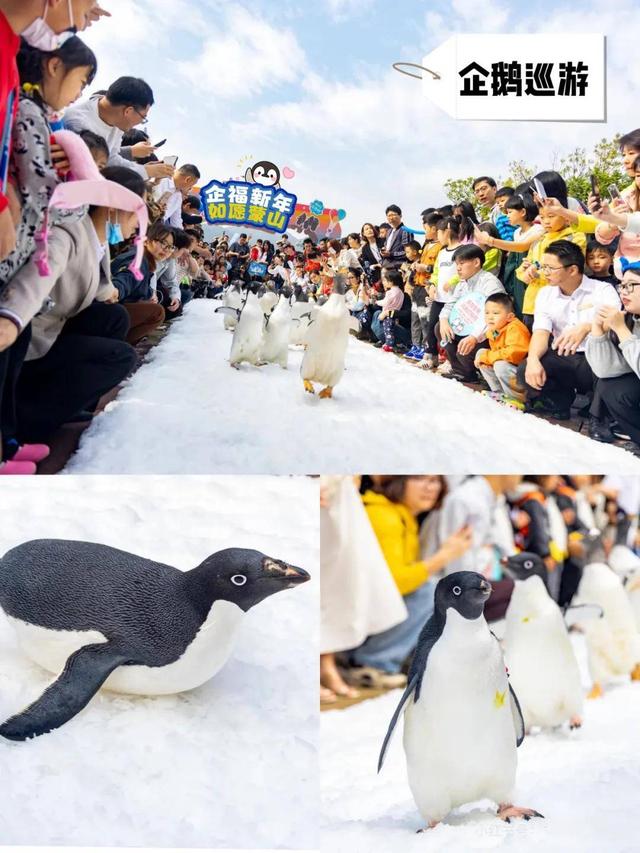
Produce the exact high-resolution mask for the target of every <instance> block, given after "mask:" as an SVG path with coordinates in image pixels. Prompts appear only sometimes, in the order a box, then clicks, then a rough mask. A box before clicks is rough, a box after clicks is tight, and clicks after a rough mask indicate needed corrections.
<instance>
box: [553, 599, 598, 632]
mask: <svg viewBox="0 0 640 853" xmlns="http://www.w3.org/2000/svg"><path fill="white" fill-rule="evenodd" d="M569 611H572V612H569ZM562 616H563V618H564V624H565V625H566V626H567V628H571V626H572V625H583V624H584V623H585V622H591V621H592V620H593V619H602V617H603V616H604V610H603V609H602V607H600V605H599V604H570V605H568V607H565V608H564V611H563V613H562Z"/></svg>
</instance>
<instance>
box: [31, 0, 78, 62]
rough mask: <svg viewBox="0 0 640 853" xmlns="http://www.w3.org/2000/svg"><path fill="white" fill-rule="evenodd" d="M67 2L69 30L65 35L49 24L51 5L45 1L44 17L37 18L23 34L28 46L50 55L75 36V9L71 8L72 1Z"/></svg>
mask: <svg viewBox="0 0 640 853" xmlns="http://www.w3.org/2000/svg"><path fill="white" fill-rule="evenodd" d="M67 2H68V4H69V29H68V30H65V32H63V33H56V32H54V31H53V30H52V29H51V27H50V26H49V24H48V23H47V12H48V10H49V3H48V2H47V0H45V4H44V12H43V14H42V17H40V18H36V20H35V21H34V22H33V23H32V24H30V25H29V26H28V27H27V29H26V30H24V32H22V33H21V35H22V38H23V39H24V40H25V41H26V42H27V44H29V45H30V46H31V47H35V48H37V49H38V50H42V51H44V52H45V53H50V52H51V51H53V50H58V48H59V47H62V45H63V44H64V43H65V42H66V41H67V40H68V39H70V38H71V37H72V36H73V35H74V34H75V32H76V28H75V25H74V22H73V7H72V6H71V0H67Z"/></svg>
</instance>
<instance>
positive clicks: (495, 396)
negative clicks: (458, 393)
mask: <svg viewBox="0 0 640 853" xmlns="http://www.w3.org/2000/svg"><path fill="white" fill-rule="evenodd" d="M480 393H481V394H482V396H483V397H489V399H491V400H495V401H496V402H497V403H501V402H502V397H503V395H502V393H501V392H500V391H481V392H480Z"/></svg>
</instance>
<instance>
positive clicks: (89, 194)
mask: <svg viewBox="0 0 640 853" xmlns="http://www.w3.org/2000/svg"><path fill="white" fill-rule="evenodd" d="M54 141H55V142H56V143H57V144H58V145H60V146H62V148H64V150H65V153H66V155H67V158H68V160H69V164H70V166H71V169H70V171H69V175H68V176H67V181H66V183H61V184H58V186H57V187H56V188H55V190H54V191H53V195H52V196H51V200H50V201H49V208H48V209H47V211H46V213H45V218H44V223H43V226H42V229H41V230H40V231H39V232H38V234H36V237H35V240H36V246H37V251H36V254H35V262H36V266H37V267H38V271H39V273H40V275H41V276H46V275H49V273H50V268H49V262H48V257H47V255H48V240H49V236H48V224H49V210H51V209H52V208H63V209H64V210H69V209H74V208H78V207H82V206H83V205H85V204H91V205H96V206H98V207H112V208H115V209H116V210H127V211H130V212H132V213H136V214H137V216H138V225H139V228H138V232H139V233H138V236H137V237H136V238H135V241H134V242H135V245H136V255H135V258H134V259H133V261H132V262H131V265H130V266H129V269H130V270H131V272H132V273H133V275H134V276H135V278H136V279H137V280H138V281H141V280H142V278H143V275H142V272H141V270H140V267H141V266H142V260H143V256H144V242H145V237H146V235H147V227H148V225H149V213H148V211H147V205H146V204H145V201H144V199H143V198H142V197H141V196H139V195H136V193H134V192H131V190H128V189H127V188H126V187H123V186H121V185H120V184H116V183H115V182H114V181H107V180H106V179H105V178H103V177H102V175H101V174H100V171H99V169H98V167H97V166H96V164H95V162H94V159H93V157H92V156H91V152H90V151H89V149H88V148H87V145H86V144H85V142H84V140H83V139H81V138H80V137H79V136H78V135H77V134H75V133H73V132H72V131H70V130H57V131H56V133H55V140H54Z"/></svg>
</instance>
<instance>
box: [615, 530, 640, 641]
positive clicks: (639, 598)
mask: <svg viewBox="0 0 640 853" xmlns="http://www.w3.org/2000/svg"><path fill="white" fill-rule="evenodd" d="M608 562H609V565H610V566H611V568H612V569H613V571H614V572H615V573H616V574H617V575H618V576H619V577H620V578H622V580H623V582H624V585H625V587H624V588H625V591H626V593H627V596H628V597H629V601H630V602H631V608H632V609H633V615H634V617H635V620H636V627H637V629H638V631H640V557H638V555H637V554H634V553H633V551H632V550H631V548H629V547H627V546H626V545H623V544H618V545H614V546H613V548H612V549H611V552H610V553H609V560H608Z"/></svg>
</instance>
